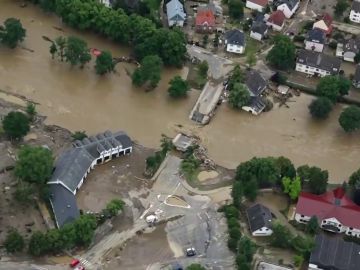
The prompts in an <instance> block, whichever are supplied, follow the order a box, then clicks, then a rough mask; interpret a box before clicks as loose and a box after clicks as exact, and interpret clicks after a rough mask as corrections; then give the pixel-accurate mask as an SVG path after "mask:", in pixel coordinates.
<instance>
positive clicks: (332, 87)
mask: <svg viewBox="0 0 360 270" xmlns="http://www.w3.org/2000/svg"><path fill="white" fill-rule="evenodd" d="M350 86H351V82H350V81H349V80H347V79H345V78H342V77H340V76H335V75H333V76H325V77H323V78H321V79H320V82H319V83H318V85H317V87H316V91H317V93H318V95H319V96H322V97H327V98H328V99H329V100H330V101H331V102H332V103H336V101H337V99H338V97H339V96H341V95H342V96H343V95H346V94H347V93H348V92H349V89H350Z"/></svg>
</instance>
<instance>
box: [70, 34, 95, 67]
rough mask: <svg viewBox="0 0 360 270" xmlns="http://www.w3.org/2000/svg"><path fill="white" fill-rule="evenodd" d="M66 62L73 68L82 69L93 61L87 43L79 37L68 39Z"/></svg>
mask: <svg viewBox="0 0 360 270" xmlns="http://www.w3.org/2000/svg"><path fill="white" fill-rule="evenodd" d="M64 57H65V61H66V62H69V63H70V64H71V65H72V66H76V65H80V67H81V68H83V67H84V65H85V64H86V63H87V62H89V61H90V60H91V54H90V50H89V48H88V46H87V43H86V42H85V41H84V40H82V39H80V38H77V37H72V36H70V37H68V38H67V42H66V47H65V50H64Z"/></svg>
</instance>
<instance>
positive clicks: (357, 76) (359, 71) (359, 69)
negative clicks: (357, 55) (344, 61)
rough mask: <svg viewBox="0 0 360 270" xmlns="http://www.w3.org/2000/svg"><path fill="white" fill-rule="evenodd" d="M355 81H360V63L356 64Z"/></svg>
mask: <svg viewBox="0 0 360 270" xmlns="http://www.w3.org/2000/svg"><path fill="white" fill-rule="evenodd" d="M353 80H354V81H360V65H356V70H355V74H354V79H353Z"/></svg>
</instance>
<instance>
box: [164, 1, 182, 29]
mask: <svg viewBox="0 0 360 270" xmlns="http://www.w3.org/2000/svg"><path fill="white" fill-rule="evenodd" d="M166 14H167V18H168V25H169V27H171V26H174V25H175V26H180V27H183V26H184V22H185V19H186V14H185V12H184V6H183V4H181V2H180V1H179V0H171V1H170V2H169V3H167V4H166Z"/></svg>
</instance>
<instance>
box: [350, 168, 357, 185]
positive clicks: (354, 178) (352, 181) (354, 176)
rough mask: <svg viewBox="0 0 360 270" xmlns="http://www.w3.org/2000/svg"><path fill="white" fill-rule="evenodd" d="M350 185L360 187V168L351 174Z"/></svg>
mask: <svg viewBox="0 0 360 270" xmlns="http://www.w3.org/2000/svg"><path fill="white" fill-rule="evenodd" d="M349 185H350V186H352V187H353V188H355V189H360V168H359V169H358V170H357V171H355V172H353V173H352V175H351V176H350V178H349Z"/></svg>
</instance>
